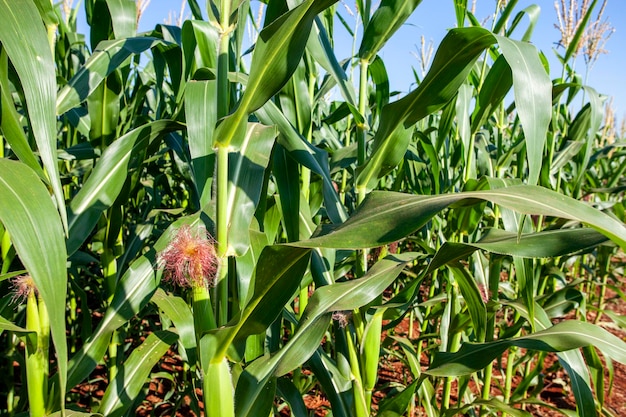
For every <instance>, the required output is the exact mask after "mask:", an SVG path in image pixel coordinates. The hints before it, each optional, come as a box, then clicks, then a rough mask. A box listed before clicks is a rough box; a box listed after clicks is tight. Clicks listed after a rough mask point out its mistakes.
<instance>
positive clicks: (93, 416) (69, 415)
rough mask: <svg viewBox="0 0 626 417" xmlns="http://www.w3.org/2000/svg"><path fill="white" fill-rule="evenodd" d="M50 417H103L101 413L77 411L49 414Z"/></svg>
mask: <svg viewBox="0 0 626 417" xmlns="http://www.w3.org/2000/svg"><path fill="white" fill-rule="evenodd" d="M49 417H103V416H102V414H100V413H81V412H80V411H75V410H63V411H57V412H56V413H52V414H49Z"/></svg>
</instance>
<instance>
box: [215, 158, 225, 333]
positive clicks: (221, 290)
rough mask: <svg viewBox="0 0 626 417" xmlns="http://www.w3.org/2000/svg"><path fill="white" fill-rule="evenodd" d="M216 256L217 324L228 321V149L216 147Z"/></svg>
mask: <svg viewBox="0 0 626 417" xmlns="http://www.w3.org/2000/svg"><path fill="white" fill-rule="evenodd" d="M216 205H217V215H216V217H217V218H216V220H217V221H216V223H217V256H218V257H219V258H220V263H221V266H220V268H219V270H218V274H217V277H216V280H215V292H216V302H217V305H216V307H217V308H216V315H217V322H218V323H219V325H223V324H225V323H226V322H227V321H228V258H227V251H228V149H227V148H224V147H219V148H217V194H216Z"/></svg>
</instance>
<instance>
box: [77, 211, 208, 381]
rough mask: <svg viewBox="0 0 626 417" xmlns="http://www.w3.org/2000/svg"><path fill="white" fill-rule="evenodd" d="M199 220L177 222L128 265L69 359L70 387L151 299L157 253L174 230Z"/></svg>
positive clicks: (84, 375)
mask: <svg viewBox="0 0 626 417" xmlns="http://www.w3.org/2000/svg"><path fill="white" fill-rule="evenodd" d="M199 221H200V220H199V215H198V214H196V215H193V216H188V217H183V218H181V219H179V220H177V221H176V222H175V223H174V224H173V225H172V226H170V228H169V229H168V232H166V233H165V234H163V235H162V236H161V237H160V238H159V240H158V241H157V242H156V243H155V245H154V248H153V249H151V250H149V251H147V252H145V253H144V254H143V255H142V256H141V257H139V258H138V259H137V260H135V261H134V262H132V263H131V264H130V266H129V268H128V270H126V272H125V273H124V275H123V276H122V277H121V278H120V280H119V282H118V284H117V285H116V287H115V294H114V295H113V299H112V300H111V303H110V304H109V307H108V308H107V310H106V312H105V313H104V317H103V318H102V321H101V322H100V323H99V325H98V328H97V329H96V330H95V331H94V332H93V334H92V335H91V337H90V338H89V339H88V340H87V341H86V342H85V343H84V344H83V345H82V346H81V347H80V350H79V351H78V352H76V354H75V355H74V356H73V357H72V359H71V360H70V364H69V373H68V385H69V386H74V385H76V384H78V383H80V382H81V381H83V380H84V379H85V378H87V377H88V376H89V374H90V373H91V371H93V370H94V369H95V368H96V365H97V364H98V362H100V361H101V360H102V358H103V357H104V354H105V353H106V349H107V346H108V344H109V342H110V341H111V335H112V334H113V331H115V330H116V329H118V328H119V327H120V326H122V325H124V324H125V323H127V322H128V321H129V320H130V319H131V318H132V317H133V316H135V315H136V314H137V313H138V312H139V311H140V310H141V309H142V308H143V307H144V306H145V305H146V304H147V303H148V302H149V301H150V300H151V298H152V296H153V294H154V293H155V291H156V290H157V288H158V286H159V282H160V280H161V272H160V271H158V270H157V271H156V272H155V265H156V263H157V256H158V253H159V252H160V251H162V250H164V249H165V247H166V246H167V244H168V243H169V242H170V240H171V238H172V236H173V234H174V233H175V231H176V230H177V229H178V228H179V227H181V226H182V225H185V224H187V225H190V226H194V225H197V224H198V222H199Z"/></svg>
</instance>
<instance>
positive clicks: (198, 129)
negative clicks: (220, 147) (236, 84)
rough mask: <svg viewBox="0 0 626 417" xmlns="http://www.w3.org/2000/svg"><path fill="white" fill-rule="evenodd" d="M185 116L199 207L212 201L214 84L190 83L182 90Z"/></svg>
mask: <svg viewBox="0 0 626 417" xmlns="http://www.w3.org/2000/svg"><path fill="white" fill-rule="evenodd" d="M185 116H186V121H187V133H188V135H189V153H190V155H191V166H192V169H193V176H194V183H195V185H196V188H197V193H198V195H199V196H200V201H199V204H200V207H204V206H205V205H206V204H207V203H208V202H209V200H210V197H211V184H212V181H211V178H212V177H213V166H212V165H213V159H214V158H212V156H213V155H214V151H213V131H214V130H215V123H216V122H217V86H216V81H215V80H198V81H190V82H188V83H187V85H186V87H185Z"/></svg>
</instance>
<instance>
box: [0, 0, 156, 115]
mask: <svg viewBox="0 0 626 417" xmlns="http://www.w3.org/2000/svg"><path fill="white" fill-rule="evenodd" d="M4 1H6V0H4ZM160 43H161V44H162V43H163V41H162V40H161V39H157V38H128V39H116V40H112V41H104V42H101V43H100V44H99V45H98V47H97V48H96V50H94V52H93V54H92V55H91V56H90V57H89V59H88V60H87V62H86V63H85V65H83V66H82V67H81V68H80V70H79V71H78V72H77V73H76V75H74V77H72V79H71V80H70V81H69V83H68V84H67V85H65V86H64V87H63V88H62V89H61V90H59V93H58V94H57V99H56V114H58V115H62V114H64V113H65V112H67V111H68V110H70V109H73V108H74V107H77V106H79V105H80V103H82V102H83V101H85V100H86V99H87V97H88V96H89V95H91V93H93V92H94V90H95V89H96V88H97V87H98V85H100V83H101V82H102V81H103V80H104V79H105V77H106V76H108V75H109V74H111V72H113V71H114V70H115V69H117V68H119V67H120V66H121V65H122V63H123V62H124V61H126V60H127V59H128V58H129V57H130V56H132V55H137V54H140V53H142V52H144V51H146V50H148V49H150V48H152V47H153V46H155V45H157V44H160Z"/></svg>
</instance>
